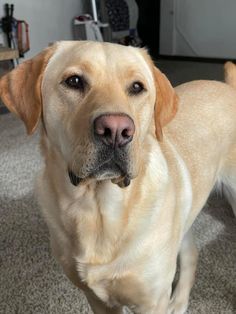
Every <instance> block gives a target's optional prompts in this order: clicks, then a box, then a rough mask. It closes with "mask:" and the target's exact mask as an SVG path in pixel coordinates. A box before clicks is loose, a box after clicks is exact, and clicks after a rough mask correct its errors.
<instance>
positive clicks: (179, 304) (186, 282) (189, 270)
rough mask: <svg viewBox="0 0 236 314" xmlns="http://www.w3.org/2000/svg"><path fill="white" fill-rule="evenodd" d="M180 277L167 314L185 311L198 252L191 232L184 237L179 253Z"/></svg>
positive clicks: (181, 313) (177, 313)
mask: <svg viewBox="0 0 236 314" xmlns="http://www.w3.org/2000/svg"><path fill="white" fill-rule="evenodd" d="M179 259H180V275H179V280H178V283H177V286H176V288H175V290H174V292H173V295H172V298H171V302H170V306H169V309H168V314H183V313H185V311H186V310H187V307H188V301H189V295H190V291H191V289H192V286H193V283H194V279H195V272H196V267H197V260H198V251H197V248H196V246H195V243H194V238H193V235H192V232H191V230H190V231H188V233H187V234H186V235H185V236H184V239H183V242H182V245H181V249H180V252H179Z"/></svg>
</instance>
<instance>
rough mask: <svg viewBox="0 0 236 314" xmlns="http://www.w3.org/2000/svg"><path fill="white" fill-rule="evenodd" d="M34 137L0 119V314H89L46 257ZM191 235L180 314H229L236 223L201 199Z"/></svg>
mask: <svg viewBox="0 0 236 314" xmlns="http://www.w3.org/2000/svg"><path fill="white" fill-rule="evenodd" d="M167 67H168V64H167ZM167 72H168V69H167ZM172 74H173V73H170V76H171V75H172ZM173 75H174V74H173ZM172 82H173V83H174V80H173V81H172ZM38 139H39V136H38V135H37V134H36V135H33V136H32V137H27V136H26V133H25V130H24V127H23V125H22V124H21V122H20V121H18V120H17V119H16V118H15V117H14V116H12V115H11V114H5V115H0V314H13V313H14V314H31V313H32V314H78V313H81V314H91V310H90V309H89V306H88V304H87V301H86V298H85V297H84V295H83V293H82V292H81V291H79V290H78V289H76V288H75V287H74V286H73V285H72V284H71V283H70V282H69V281H68V280H67V278H66V277H65V276H64V274H63V272H62V270H61V268H60V267H59V266H58V265H57V263H56V261H55V260H54V258H53V257H52V256H51V253H50V248H49V235H48V231H47V227H46V225H45V223H44V221H43V219H42V217H41V215H40V211H39V208H38V205H37V203H36V201H35V196H34V193H33V185H34V179H35V176H36V174H37V171H38V170H39V169H40V167H41V159H40V156H39V150H38ZM194 232H195V235H196V239H197V245H198V248H199V250H200V258H199V264H198V270H197V278H196V283H195V285H194V288H193V290H192V294H191V300H190V306H189V310H188V313H189V314H233V313H236V219H235V218H234V216H233V213H232V211H231V208H230V207H229V205H228V204H227V203H226V202H225V200H224V199H222V198H220V197H216V195H214V196H213V197H212V198H211V199H210V200H209V201H208V204H207V205H206V207H205V209H204V210H203V212H202V213H201V214H200V215H199V217H198V218H197V220H196V222H195V224H194ZM157 314H158V313H157Z"/></svg>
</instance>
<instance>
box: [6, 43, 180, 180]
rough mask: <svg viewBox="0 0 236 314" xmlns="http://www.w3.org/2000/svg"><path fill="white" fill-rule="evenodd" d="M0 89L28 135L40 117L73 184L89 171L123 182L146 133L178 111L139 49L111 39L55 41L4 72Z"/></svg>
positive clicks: (136, 161) (161, 79)
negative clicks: (114, 42) (107, 40)
mask: <svg viewBox="0 0 236 314" xmlns="http://www.w3.org/2000/svg"><path fill="white" fill-rule="evenodd" d="M0 94H1V98H2V100H3V102H4V103H5V105H6V106H7V107H8V108H9V109H10V111H12V112H14V113H16V114H17V115H18V116H19V117H20V118H21V119H22V120H23V121H24V123H25V125H26V128H27V131H28V133H29V134H31V133H33V132H34V130H35V129H36V126H37V124H38V121H39V120H40V119H42V121H43V125H44V127H45V132H46V135H47V137H48V139H49V143H50V145H51V146H52V147H54V148H55V149H57V151H58V152H59V153H60V154H61V155H62V157H63V160H64V161H65V163H66V165H67V167H68V173H69V176H70V179H71V182H72V183H73V184H74V185H76V184H78V183H79V182H80V181H81V180H84V179H87V178H95V179H97V180H103V179H111V180H112V181H113V182H115V183H118V184H119V185H120V186H127V185H128V184H129V182H130V180H131V179H132V178H134V177H135V176H137V173H138V169H139V164H140V160H141V159H142V149H143V147H145V145H146V144H145V139H146V137H147V135H148V134H149V133H150V132H155V130H156V136H157V138H158V140H161V139H162V128H163V127H164V126H165V125H166V124H167V123H168V122H169V121H170V120H171V119H172V118H173V117H174V115H175V113H176V110H177V97H176V94H175V92H174V89H173V88H172V86H171V85H170V83H169V81H168V80H167V78H166V77H165V75H164V74H162V73H161V72H160V71H159V70H158V69H157V68H155V66H154V64H153V63H152V61H151V59H150V57H149V56H148V54H147V53H146V51H145V50H142V49H138V48H133V47H124V46H121V45H116V44H110V43H98V42H86V41H84V42H83V41H81V42H59V43H57V44H55V45H54V46H52V47H50V48H48V49H46V50H45V51H43V52H42V53H40V54H39V55H38V56H36V57H35V58H33V59H31V60H28V61H26V62H24V63H22V64H21V65H20V66H18V67H17V68H16V69H15V70H13V71H12V72H10V73H9V74H6V75H5V76H3V77H2V78H1V80H0ZM153 117H154V119H153ZM154 122H155V130H154Z"/></svg>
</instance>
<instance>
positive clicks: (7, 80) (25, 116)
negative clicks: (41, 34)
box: [0, 47, 54, 134]
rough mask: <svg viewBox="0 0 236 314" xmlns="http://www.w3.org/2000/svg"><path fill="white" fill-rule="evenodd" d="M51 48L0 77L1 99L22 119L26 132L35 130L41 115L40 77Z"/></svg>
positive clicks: (30, 132)
mask: <svg viewBox="0 0 236 314" xmlns="http://www.w3.org/2000/svg"><path fill="white" fill-rule="evenodd" d="M53 50H54V49H53V47H50V48H47V49H45V50H44V51H43V52H41V53H40V54H38V55H37V56H36V57H34V58H33V59H30V60H27V61H25V62H23V63H22V64H20V65H19V66H18V67H16V68H15V69H14V70H12V71H11V72H9V73H7V74H6V75H4V76H3V77H1V78H0V97H1V99H2V101H3V103H4V104H5V105H6V106H7V108H8V109H9V110H10V111H11V112H14V113H15V114H17V115H18V116H19V117H20V118H21V119H22V120H23V122H24V123H25V126H26V129H27V132H28V134H32V133H33V132H34V131H35V129H36V126H37V124H38V121H39V119H40V116H41V112H42V99H41V98H42V97H41V83H42V77H43V72H44V69H45V67H46V65H47V62H48V60H49V58H50V57H51V55H52V53H53Z"/></svg>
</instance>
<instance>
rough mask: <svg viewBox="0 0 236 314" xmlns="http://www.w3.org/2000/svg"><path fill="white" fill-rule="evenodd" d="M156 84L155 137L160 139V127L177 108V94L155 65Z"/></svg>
mask: <svg viewBox="0 0 236 314" xmlns="http://www.w3.org/2000/svg"><path fill="white" fill-rule="evenodd" d="M153 74H154V79H155V84H156V103H155V109H154V110H155V112H154V118H155V126H156V137H157V139H158V140H159V141H161V140H162V138H163V134H162V128H163V127H164V126H165V125H166V124H167V123H169V122H170V121H171V120H172V119H173V118H174V116H175V114H176V112H177V109H178V96H177V94H176V92H175V90H174V88H173V87H172V85H171V83H170V82H169V80H168V79H167V77H166V76H165V75H164V74H163V73H162V72H161V71H160V70H158V69H157V68H156V67H153Z"/></svg>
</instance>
